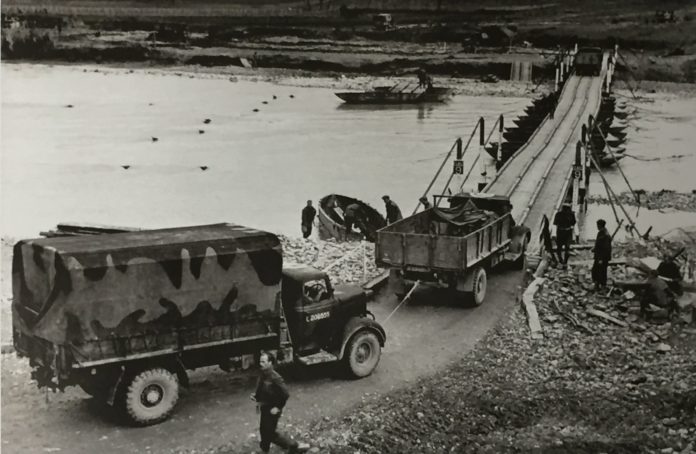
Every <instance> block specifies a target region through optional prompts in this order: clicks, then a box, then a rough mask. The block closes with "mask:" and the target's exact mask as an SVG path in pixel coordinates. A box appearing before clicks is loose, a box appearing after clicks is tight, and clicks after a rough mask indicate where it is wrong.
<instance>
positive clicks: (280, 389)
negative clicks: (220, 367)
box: [251, 352, 309, 453]
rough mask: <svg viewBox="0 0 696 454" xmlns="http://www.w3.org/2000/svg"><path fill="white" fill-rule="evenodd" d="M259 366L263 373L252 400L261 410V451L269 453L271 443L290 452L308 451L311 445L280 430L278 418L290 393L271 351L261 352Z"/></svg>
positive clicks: (260, 375)
mask: <svg viewBox="0 0 696 454" xmlns="http://www.w3.org/2000/svg"><path fill="white" fill-rule="evenodd" d="M259 367H260V368H261V373H260V374H259V379H258V382H257V384H256V392H255V393H254V394H252V395H251V400H253V401H255V402H256V403H257V408H258V410H260V412H261V420H260V422H259V432H260V433H261V442H260V445H261V451H263V452H265V453H267V452H268V451H269V450H270V449H271V443H273V444H276V445H278V446H280V447H281V448H283V449H287V450H288V452H289V453H299V452H305V451H307V450H308V449H309V446H308V445H307V444H306V443H297V442H296V441H294V440H292V439H291V438H289V437H287V436H285V435H283V434H282V433H280V432H278V420H279V419H280V415H281V414H282V412H283V407H284V406H285V402H287V400H288V398H289V397H290V393H289V392H288V388H287V386H286V385H285V381H283V377H281V376H280V374H279V373H278V372H276V371H275V370H274V369H273V357H272V356H271V355H270V354H269V353H266V352H261V355H260V356H259Z"/></svg>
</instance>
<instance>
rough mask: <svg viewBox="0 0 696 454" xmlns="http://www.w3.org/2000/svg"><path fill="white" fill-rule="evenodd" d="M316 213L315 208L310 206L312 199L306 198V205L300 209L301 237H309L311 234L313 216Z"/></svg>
mask: <svg viewBox="0 0 696 454" xmlns="http://www.w3.org/2000/svg"><path fill="white" fill-rule="evenodd" d="M316 215H317V210H315V209H314V207H313V206H312V201H311V200H307V206H305V207H304V208H303V209H302V237H303V238H309V235H311V234H312V224H314V216H316Z"/></svg>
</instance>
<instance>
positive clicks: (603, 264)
mask: <svg viewBox="0 0 696 454" xmlns="http://www.w3.org/2000/svg"><path fill="white" fill-rule="evenodd" d="M597 230H598V231H597V238H596V239H595V245H594V248H592V251H593V252H594V263H593V264H592V281H593V282H594V284H595V290H599V289H600V288H604V287H605V286H606V285H607V269H608V268H609V260H611V234H609V231H607V222H606V221H605V220H604V219H599V220H597Z"/></svg>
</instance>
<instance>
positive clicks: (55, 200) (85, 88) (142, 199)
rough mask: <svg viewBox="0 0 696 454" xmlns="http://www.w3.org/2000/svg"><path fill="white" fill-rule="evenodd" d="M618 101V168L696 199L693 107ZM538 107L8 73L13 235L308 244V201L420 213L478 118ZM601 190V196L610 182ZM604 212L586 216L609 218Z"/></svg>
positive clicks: (139, 77) (67, 70)
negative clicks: (353, 103) (203, 229)
mask: <svg viewBox="0 0 696 454" xmlns="http://www.w3.org/2000/svg"><path fill="white" fill-rule="evenodd" d="M296 82H297V81H296ZM299 82H300V85H302V81H299ZM309 84H311V81H309V80H308V81H307V85H309ZM274 95H275V97H276V99H273V96H274ZM291 95H292V96H293V97H292V98H291ZM621 99H624V100H626V101H627V103H628V107H627V110H628V112H629V113H630V116H629V118H628V122H629V127H628V129H627V132H628V142H627V143H626V145H625V146H626V147H627V153H628V154H629V155H630V156H629V157H627V158H626V159H624V160H623V161H621V164H622V166H623V169H624V171H625V172H626V173H627V174H628V176H629V178H630V180H631V183H632V185H633V186H634V188H643V189H648V190H659V189H662V188H668V189H675V190H678V191H691V190H692V189H696V182H695V179H694V177H693V175H694V173H695V171H696V152H695V151H694V150H695V149H696V148H695V147H694V146H693V144H694V143H696V98H689V97H683V96H676V95H665V94H657V95H650V99H648V100H647V101H645V100H641V101H635V100H632V99H630V98H620V100H621ZM264 101H265V102H267V104H263V102H264ZM528 103H529V99H527V98H504V97H471V96H461V95H460V96H456V97H454V98H453V99H452V101H451V102H450V103H448V104H437V105H430V106H421V107H405V106H402V107H391V108H375V107H368V108H365V107H358V108H349V107H347V106H344V105H342V104H341V101H340V100H339V99H338V98H336V97H335V96H334V94H333V90H332V89H326V88H298V87H294V86H288V85H277V84H274V83H269V82H253V81H243V80H242V81H238V82H231V81H230V80H228V79H227V78H222V77H220V78H216V77H210V76H207V77H196V78H189V77H187V76H183V77H179V76H177V75H176V74H174V73H162V72H159V73H151V72H148V71H145V70H135V71H133V72H129V71H127V70H109V71H108V72H104V71H101V70H100V71H99V72H94V69H93V68H90V69H87V70H85V69H83V68H81V67H70V66H46V65H28V64H10V65H8V64H3V65H2V173H1V175H0V176H1V180H2V183H1V189H2V194H1V197H2V214H1V215H0V216H1V220H0V222H1V225H2V231H3V235H7V236H13V237H22V236H33V235H36V234H38V232H39V231H40V230H45V229H47V228H51V227H52V226H54V225H55V224H56V223H58V222H62V221H73V222H90V223H102V224H112V225H124V226H140V227H165V226H177V225H192V224H202V223H210V222H221V221H230V222H237V223H241V224H246V225H250V226H254V227H258V228H262V229H267V230H271V231H274V232H279V233H285V234H290V235H294V236H298V235H299V232H300V229H299V222H300V210H301V208H302V207H303V206H304V203H305V201H306V200H307V199H313V200H315V201H316V200H317V199H318V198H320V197H322V196H323V195H326V194H329V193H332V192H337V193H342V194H346V195H352V196H354V197H357V198H359V199H362V200H364V201H366V202H368V203H370V204H372V205H373V206H376V207H377V208H378V209H380V210H381V211H383V208H384V207H383V203H382V201H381V199H380V197H381V196H382V195H383V194H385V193H386V194H390V195H391V196H392V198H393V199H394V200H396V202H397V203H399V205H400V206H401V208H402V210H403V211H404V213H407V212H410V211H411V210H412V209H413V208H414V207H415V204H416V201H417V199H418V197H419V196H420V195H421V193H422V192H423V190H424V189H425V187H426V186H427V184H428V183H429V181H430V179H431V178H432V176H433V175H434V173H435V170H436V169H437V167H438V166H439V164H440V162H441V159H442V157H443V156H444V154H445V153H446V152H447V151H448V150H449V148H450V147H451V145H452V143H453V142H454V140H455V139H456V138H457V137H459V136H461V137H463V138H464V139H465V140H466V138H467V137H468V135H469V134H470V132H471V130H472V128H473V126H474V124H475V123H476V120H477V119H478V117H479V116H481V115H483V116H484V117H485V118H486V119H488V120H493V119H494V118H495V117H496V116H497V115H498V114H500V113H503V114H506V115H507V116H508V118H513V117H515V116H517V115H518V114H519V113H521V112H522V110H523V108H524V107H525V105H527V104H528ZM67 105H72V106H73V107H72V108H69V107H67ZM254 109H258V112H254V111H253V110H254ZM206 118H208V119H210V120H211V122H210V124H204V120H205V119H206ZM491 123H492V122H491ZM491 123H489V125H490V124H491ZM199 130H203V131H204V133H203V134H200V133H199ZM153 137H156V138H157V139H158V140H157V141H156V142H153V140H152V138H153ZM475 149H476V147H473V149H472V150H475ZM473 156H474V153H471V154H470V155H469V156H468V159H465V165H467V166H468V163H469V162H470V161H471V159H473ZM122 166H130V167H129V168H128V169H127V170H126V169H124V168H123V167H122ZM202 166H207V170H205V171H204V170H201V167H202ZM449 170H450V167H449V165H448V167H447V168H446V172H445V173H447V172H449ZM475 174H476V172H475ZM446 176H447V175H445V177H446ZM607 178H608V180H609V181H610V183H611V184H612V186H613V187H614V190H615V191H617V192H621V191H623V190H626V189H627V188H626V186H625V183H624V182H623V179H622V178H621V176H620V174H619V173H618V172H617V171H616V170H609V171H607ZM443 185H444V180H443V179H441V181H439V182H438V184H437V185H436V187H437V188H441V187H442V186H443ZM591 191H592V192H593V193H595V194H597V193H603V192H604V189H603V186H602V183H601V180H600V179H599V178H598V177H597V176H595V177H593V181H592V188H591ZM607 210H608V208H606V209H605V208H597V209H593V212H592V213H591V215H590V216H588V220H589V221H590V222H593V221H594V219H595V218H596V217H598V216H603V217H605V218H607V219H608V220H609V219H610V217H609V216H613V215H611V211H610V210H609V211H607ZM634 213H635V209H634V210H633V211H631V214H634ZM641 213H642V214H641V216H643V218H640V217H639V223H642V222H643V221H645V224H646V226H645V227H644V228H647V225H648V224H649V225H654V224H656V225H657V228H654V230H653V233H659V232H660V231H666V230H668V229H669V228H671V227H672V226H673V224H674V223H675V222H678V223H679V225H684V224H696V216H692V215H681V214H680V215H674V214H667V215H664V214H663V213H650V212H648V211H647V210H642V211H641ZM612 222H613V221H610V223H612ZM589 231H590V232H592V234H593V232H594V229H590V230H589Z"/></svg>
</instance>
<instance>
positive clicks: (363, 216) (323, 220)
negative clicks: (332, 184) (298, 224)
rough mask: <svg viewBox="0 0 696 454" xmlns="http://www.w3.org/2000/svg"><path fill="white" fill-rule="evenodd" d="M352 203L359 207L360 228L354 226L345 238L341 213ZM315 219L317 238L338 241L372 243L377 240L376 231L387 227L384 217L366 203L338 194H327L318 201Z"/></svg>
mask: <svg viewBox="0 0 696 454" xmlns="http://www.w3.org/2000/svg"><path fill="white" fill-rule="evenodd" d="M352 203H357V204H358V205H359V206H360V213H359V216H358V218H359V219H358V224H360V226H357V225H356V226H354V229H355V230H354V231H353V232H351V233H350V234H349V235H348V237H347V238H346V228H345V223H344V216H343V213H344V210H345V208H346V207H347V206H348V205H350V204H352ZM317 218H318V219H319V238H321V239H328V238H334V239H336V240H339V241H345V240H348V241H359V240H362V239H366V240H367V241H371V242H374V241H375V240H376V239H377V230H379V229H381V228H382V227H385V226H386V225H387V221H386V219H384V216H382V214H381V213H380V212H379V211H377V210H376V209H374V208H372V207H371V206H370V205H368V204H367V203H365V202H363V201H361V200H358V199H354V198H352V197H347V196H344V195H339V194H329V195H327V196H325V197H322V198H321V199H320V200H319V210H318V216H317ZM361 232H362V233H361Z"/></svg>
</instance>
